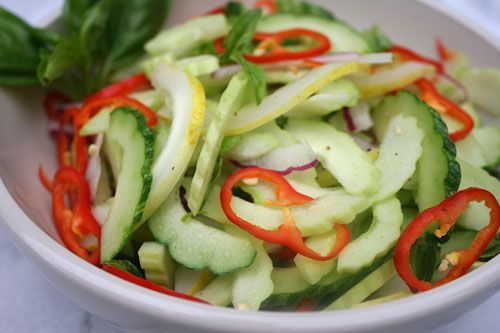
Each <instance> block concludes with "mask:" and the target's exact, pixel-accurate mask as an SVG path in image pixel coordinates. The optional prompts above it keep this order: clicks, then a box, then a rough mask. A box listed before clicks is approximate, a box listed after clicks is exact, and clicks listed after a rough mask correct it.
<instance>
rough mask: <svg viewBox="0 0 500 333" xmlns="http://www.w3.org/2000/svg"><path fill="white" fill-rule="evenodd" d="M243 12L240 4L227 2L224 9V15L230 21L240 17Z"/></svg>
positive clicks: (243, 9) (243, 8)
mask: <svg viewBox="0 0 500 333" xmlns="http://www.w3.org/2000/svg"><path fill="white" fill-rule="evenodd" d="M244 11H245V7H244V6H243V4H241V3H240V2H235V1H229V2H228V3H226V7H224V15H226V17H227V18H228V19H229V20H231V19H233V18H235V17H238V16H240V15H241V14H242V13H243V12H244Z"/></svg>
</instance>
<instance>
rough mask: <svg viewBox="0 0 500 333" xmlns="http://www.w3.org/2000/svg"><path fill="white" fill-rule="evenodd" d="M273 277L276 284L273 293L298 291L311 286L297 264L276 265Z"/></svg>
mask: <svg viewBox="0 0 500 333" xmlns="http://www.w3.org/2000/svg"><path fill="white" fill-rule="evenodd" d="M271 279H272V280H273V285H274V290H273V295H280V294H290V293H298V292H301V291H304V290H306V289H307V288H309V287H310V286H311V285H310V284H309V283H308V282H307V281H306V280H304V278H303V277H302V274H300V271H299V269H298V268H297V267H295V266H290V267H286V268H281V267H275V268H274V269H273V271H272V273H271Z"/></svg>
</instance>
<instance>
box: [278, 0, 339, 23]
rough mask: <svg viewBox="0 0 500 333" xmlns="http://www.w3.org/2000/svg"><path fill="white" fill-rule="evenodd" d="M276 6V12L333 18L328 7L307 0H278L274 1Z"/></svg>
mask: <svg viewBox="0 0 500 333" xmlns="http://www.w3.org/2000/svg"><path fill="white" fill-rule="evenodd" d="M276 7H278V12H279V13H282V14H291V15H308V16H315V17H320V18H323V19H327V20H335V15H333V14H332V13H331V12H330V11H329V10H328V9H326V8H324V7H322V6H319V5H315V4H312V3H310V2H307V1H296V0H278V1H276Z"/></svg>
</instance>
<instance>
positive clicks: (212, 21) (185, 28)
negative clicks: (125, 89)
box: [145, 14, 229, 56]
mask: <svg viewBox="0 0 500 333" xmlns="http://www.w3.org/2000/svg"><path fill="white" fill-rule="evenodd" d="M228 30H229V27H228V25H227V23H226V18H225V16H224V15H223V14H217V15H208V16H200V17H197V18H194V19H192V20H189V21H187V22H185V23H183V24H181V25H178V26H175V27H173V28H171V29H168V30H165V31H163V32H161V33H160V34H158V35H157V36H156V37H155V38H153V39H152V40H150V41H149V42H147V43H146V45H145V49H146V51H147V52H148V53H149V54H152V55H159V54H163V53H171V54H173V55H176V56H181V55H184V54H186V53H188V52H189V51H191V50H192V49H194V48H195V47H197V46H199V45H201V44H203V43H205V42H211V41H213V40H214V39H217V38H219V37H221V36H225V35H227V33H228Z"/></svg>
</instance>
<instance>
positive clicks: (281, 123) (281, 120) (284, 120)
mask: <svg viewBox="0 0 500 333" xmlns="http://www.w3.org/2000/svg"><path fill="white" fill-rule="evenodd" d="M274 121H275V122H276V125H278V127H279V128H281V129H284V128H285V126H286V124H287V123H288V118H287V117H285V116H279V117H278V118H276V119H275V120H274Z"/></svg>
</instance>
